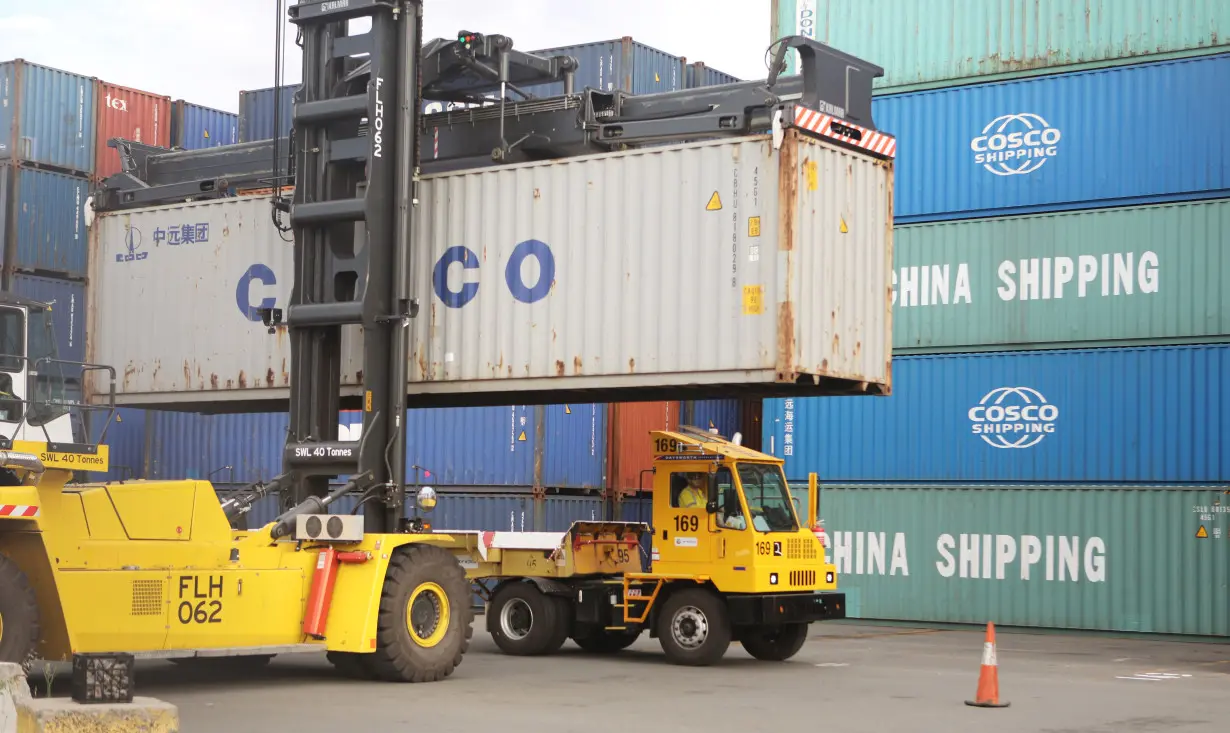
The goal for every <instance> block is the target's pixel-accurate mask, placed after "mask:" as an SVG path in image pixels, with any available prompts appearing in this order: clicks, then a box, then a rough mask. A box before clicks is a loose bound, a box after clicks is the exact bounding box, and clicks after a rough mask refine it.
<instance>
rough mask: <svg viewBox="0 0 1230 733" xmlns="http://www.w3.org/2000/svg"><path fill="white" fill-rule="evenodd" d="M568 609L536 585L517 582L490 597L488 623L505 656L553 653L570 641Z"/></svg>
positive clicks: (492, 635) (507, 584) (496, 642)
mask: <svg viewBox="0 0 1230 733" xmlns="http://www.w3.org/2000/svg"><path fill="white" fill-rule="evenodd" d="M568 610H569V609H568V608H567V607H566V606H565V605H564V604H563V603H561V602H560V601H559V600H557V599H556V598H554V597H553V596H549V595H547V594H546V593H543V592H542V591H541V590H539V588H538V586H536V585H534V584H533V583H526V582H523V581H514V582H511V583H506V584H504V585H503V586H502V587H500V589H499V590H497V591H496V592H495V595H493V596H492V597H491V606H490V608H489V610H488V611H487V613H488V614H489V616H488V622H487V623H488V627H489V629H490V630H491V638H492V639H493V640H494V641H495V645H496V646H498V647H499V648H500V651H502V652H504V653H505V654H511V655H514V656H519V657H529V656H537V655H540V654H551V653H553V652H556V651H559V648H560V647H561V646H563V645H564V642H565V641H566V640H567V639H568V624H567V623H566V622H567V620H568V617H567V615H566V613H567V612H568Z"/></svg>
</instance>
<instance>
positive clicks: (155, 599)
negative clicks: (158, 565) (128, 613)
mask: <svg viewBox="0 0 1230 733" xmlns="http://www.w3.org/2000/svg"><path fill="white" fill-rule="evenodd" d="M162 612H163V608H162V581H161V580H134V581H132V615H133V616H161V615H162Z"/></svg>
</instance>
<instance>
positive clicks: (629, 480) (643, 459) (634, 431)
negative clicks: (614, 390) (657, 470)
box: [607, 401, 680, 492]
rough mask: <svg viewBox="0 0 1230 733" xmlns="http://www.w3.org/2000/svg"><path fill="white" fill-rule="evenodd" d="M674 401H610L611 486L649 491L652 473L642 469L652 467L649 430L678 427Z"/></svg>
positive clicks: (677, 408)
mask: <svg viewBox="0 0 1230 733" xmlns="http://www.w3.org/2000/svg"><path fill="white" fill-rule="evenodd" d="M679 408H680V404H679V402H677V401H671V402H622V403H616V404H612V405H611V406H610V408H609V409H608V412H607V415H608V416H609V420H610V423H611V436H610V440H609V442H608V445H609V446H610V451H611V458H610V464H609V465H610V467H611V486H612V488H615V489H617V490H619V491H629V492H631V491H640V490H641V489H642V488H643V489H644V490H645V491H649V490H651V489H652V488H653V477H652V476H651V475H649V474H645V478H644V480H642V479H641V471H643V470H648V469H651V468H653V450H652V446H651V445H650V443H649V432H650V431H651V430H674V429H676V428H677V427H679Z"/></svg>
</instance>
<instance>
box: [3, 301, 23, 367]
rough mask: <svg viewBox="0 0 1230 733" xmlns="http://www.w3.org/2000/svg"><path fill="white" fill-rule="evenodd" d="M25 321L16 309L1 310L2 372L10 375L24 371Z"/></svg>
mask: <svg viewBox="0 0 1230 733" xmlns="http://www.w3.org/2000/svg"><path fill="white" fill-rule="evenodd" d="M25 320H26V319H25V318H24V316H23V315H22V312H21V311H20V310H17V309H16V308H0V371H4V372H8V373H10V374H18V373H20V372H22V371H24V368H23V360H24V357H25V355H26V324H25Z"/></svg>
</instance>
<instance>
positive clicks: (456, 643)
mask: <svg viewBox="0 0 1230 733" xmlns="http://www.w3.org/2000/svg"><path fill="white" fill-rule="evenodd" d="M473 621H474V610H473V609H472V608H470V582H469V581H468V580H466V574H465V570H463V569H462V567H461V564H460V563H458V562H457V558H455V557H454V556H453V554H452V553H451V552H449V551H448V550H445V549H444V548H441V547H434V546H432V545H420V544H412V545H405V546H403V547H400V548H398V551H397V552H396V553H395V554H394V555H393V557H392V558H391V559H390V560H389V570H388V573H387V575H386V576H385V579H384V590H383V592H382V593H381V595H380V615H379V617H378V618H377V621H376V650H375V651H374V652H373V653H371V654H364V655H361V656H363V657H364V659H363V660H362V662H363V666H364V667H366V669H367V670H368V671H369V672H370V673H371V675H372V676H373V677H375V678H377V679H381V680H387V681H389V682H436V681H438V680H442V679H444V678H445V677H448V676H449V675H451V674H452V673H453V671H454V670H456V669H457V666H458V665H459V664H461V659H462V657H463V656H465V653H466V651H467V650H469V648H470V637H471V636H472V635H473V633H474V628H473V626H472V623H473ZM411 626H413V627H414V630H413V631H411Z"/></svg>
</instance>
